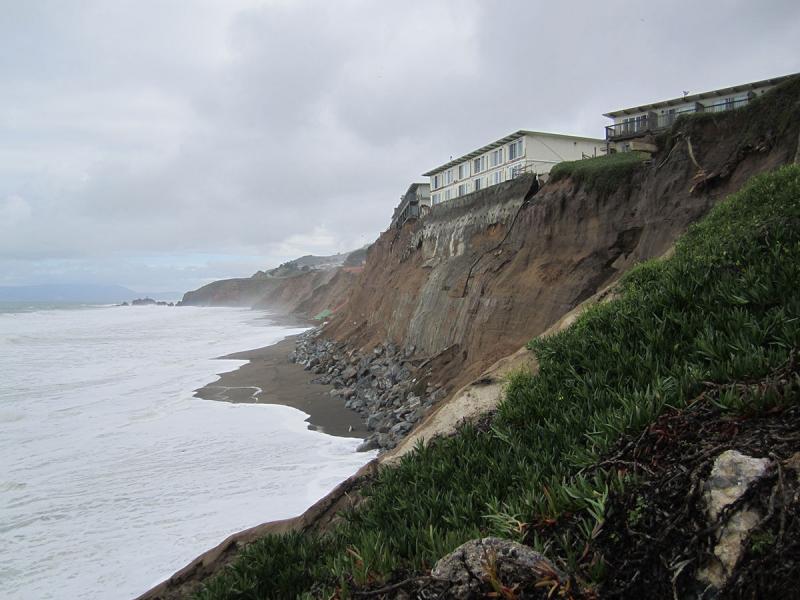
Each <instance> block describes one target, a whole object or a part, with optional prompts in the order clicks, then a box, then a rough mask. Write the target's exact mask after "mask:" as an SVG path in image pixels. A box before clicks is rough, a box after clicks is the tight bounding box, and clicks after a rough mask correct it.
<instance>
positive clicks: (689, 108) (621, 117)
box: [603, 74, 796, 150]
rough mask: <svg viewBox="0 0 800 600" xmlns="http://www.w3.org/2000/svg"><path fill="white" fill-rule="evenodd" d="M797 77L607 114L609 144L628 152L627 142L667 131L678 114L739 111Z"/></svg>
mask: <svg viewBox="0 0 800 600" xmlns="http://www.w3.org/2000/svg"><path fill="white" fill-rule="evenodd" d="M795 75H796V74H795ZM795 75H784V76H782V77H774V78H772V79H764V80H763V81H754V82H752V83H743V84H740V85H735V86H733V87H728V88H722V89H719V90H712V91H710V92H702V93H700V94H691V95H690V94H685V95H684V96H681V97H680V98H672V99H671V100H662V101H659V102H652V103H650V104H642V105H640V106H632V107H631V108H623V109H620V110H615V111H613V112H609V113H606V114H605V115H603V116H605V117H608V118H610V119H613V120H614V124H613V125H608V126H607V127H606V139H607V140H608V141H609V142H617V148H618V149H619V150H625V149H627V148H626V144H625V140H631V139H634V138H640V137H644V136H645V135H648V134H651V133H654V132H657V131H660V130H664V129H667V128H669V127H671V126H672V124H673V123H674V122H675V119H677V118H678V116H679V115H682V114H686V113H695V112H721V111H725V110H731V109H734V108H740V107H742V106H744V105H745V104H747V103H748V102H750V101H751V100H752V99H753V98H756V97H757V96H760V95H761V94H763V93H764V92H766V91H767V90H769V89H770V88H773V87H775V86H776V85H778V84H779V83H781V82H782V81H785V80H787V79H789V78H790V77H794V76H795Z"/></svg>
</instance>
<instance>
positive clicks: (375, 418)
mask: <svg viewBox="0 0 800 600" xmlns="http://www.w3.org/2000/svg"><path fill="white" fill-rule="evenodd" d="M382 421H383V413H382V412H377V413H373V414H371V415H370V416H369V417H368V418H367V428H368V429H377V428H378V427H379V426H380V424H381V422H382Z"/></svg>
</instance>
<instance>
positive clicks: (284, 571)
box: [198, 155, 800, 600]
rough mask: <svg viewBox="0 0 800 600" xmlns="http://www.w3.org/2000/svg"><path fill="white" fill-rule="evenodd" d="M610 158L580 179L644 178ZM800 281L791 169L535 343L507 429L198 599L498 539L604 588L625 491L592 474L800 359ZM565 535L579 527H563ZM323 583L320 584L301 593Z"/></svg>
mask: <svg viewBox="0 0 800 600" xmlns="http://www.w3.org/2000/svg"><path fill="white" fill-rule="evenodd" d="M618 157H619V158H618ZM593 160H594V161H597V162H594V163H593V161H592V160H587V161H578V162H577V163H568V166H565V167H563V171H562V172H564V173H566V172H567V171H568V170H570V169H571V171H570V173H571V176H573V177H574V176H575V175H574V173H577V172H583V175H582V177H594V176H597V175H591V174H592V173H595V174H596V173H600V172H602V171H603V170H604V169H605V168H608V166H609V165H619V167H618V168H619V169H620V173H628V174H630V173H631V172H633V170H635V169H636V168H638V164H639V159H638V157H637V158H635V162H634V159H632V158H631V157H630V156H626V155H617V156H612V157H603V158H602V159H593ZM615 161H620V162H615ZM591 163H593V164H596V165H604V166H603V167H596V168H595V167H592V166H591ZM584 164H590V166H588V167H582V166H581V165H584ZM570 165H571V166H570ZM559 166H560V165H559ZM611 168H612V169H615V168H617V167H611ZM554 171H555V169H554ZM556 172H557V171H556ZM562 176H566V174H564V175H562ZM598 177H599V176H598ZM617 177H621V175H617ZM611 179H612V178H611V177H609V178H607V179H604V180H603V181H610V180H611ZM603 185H606V184H603ZM798 281H800V167H797V166H791V167H785V168H782V169H780V170H778V171H776V172H774V173H771V174H767V175H762V176H759V177H756V178H754V179H753V180H751V182H750V183H749V184H748V185H747V186H746V187H745V188H744V189H743V190H742V191H740V192H739V193H737V194H735V195H733V196H732V197H730V198H729V199H728V200H726V201H725V202H723V203H721V204H720V205H718V206H717V207H716V208H715V209H714V210H712V211H711V213H710V214H709V215H708V217H707V218H705V219H704V220H703V221H702V222H700V223H699V224H697V225H695V226H693V227H692V228H691V229H690V230H689V232H688V233H687V234H686V235H685V236H684V237H683V238H682V239H681V240H680V241H679V243H678V244H677V247H676V252H675V254H674V256H673V257H672V258H670V259H668V260H665V261H661V262H649V263H646V264H643V265H641V266H639V267H638V268H636V269H634V270H633V271H632V272H631V273H630V274H629V275H628V276H627V277H626V278H625V279H624V281H623V283H622V284H621V294H620V297H619V298H618V299H617V300H614V301H612V302H609V303H607V304H604V305H599V306H595V307H593V308H591V309H589V310H588V311H587V312H586V313H585V314H584V315H583V316H582V317H581V318H580V319H578V321H577V322H576V323H575V324H574V325H573V326H572V327H571V328H569V329H568V330H566V331H564V332H562V333H559V334H557V335H554V336H551V337H547V338H543V339H537V340H534V341H533V342H531V344H530V347H531V349H532V350H534V351H535V352H536V354H537V356H538V358H539V363H540V371H539V373H538V375H536V376H531V375H526V374H516V375H515V376H514V377H513V378H512V380H511V382H510V384H509V386H508V391H507V395H506V399H505V401H504V402H503V403H502V404H501V405H500V407H499V410H498V413H497V415H496V417H495V419H494V421H493V422H492V424H491V426H490V427H488V428H482V429H478V428H476V427H474V426H469V425H468V426H465V427H463V428H462V429H461V430H460V432H459V434H458V435H456V436H453V437H450V438H446V439H441V440H437V441H436V442H435V443H433V444H431V445H429V446H421V445H420V446H417V448H416V449H415V450H414V452H412V453H411V454H409V455H407V456H405V457H404V458H403V459H402V461H401V463H400V465H399V466H398V467H397V468H392V469H385V470H383V471H382V472H381V473H380V474H379V475H378V477H377V478H376V480H375V481H374V482H373V483H372V484H370V485H369V486H368V487H367V488H366V490H365V491H364V493H365V495H366V497H367V502H366V503H365V504H363V505H362V506H361V507H360V508H359V509H358V510H355V511H351V512H349V513H348V514H347V515H346V519H345V522H344V523H343V524H342V525H341V526H339V527H338V528H337V529H336V530H335V531H333V532H332V533H330V534H328V535H326V536H325V538H324V539H320V538H314V537H311V538H307V539H306V538H301V537H298V536H287V537H285V538H268V540H267V541H262V542H259V543H258V545H255V544H254V546H252V547H251V548H254V547H255V548H256V549H254V550H249V551H248V552H246V553H244V554H243V556H242V557H241V559H240V560H239V561H238V562H237V563H236V565H235V566H234V567H232V568H229V569H227V570H226V571H225V572H224V573H223V574H222V575H221V576H220V577H218V578H216V579H215V580H214V581H213V582H210V583H209V585H208V586H207V588H206V590H205V591H204V592H203V593H202V594H201V595H200V596H198V597H199V598H203V599H204V600H210V599H211V598H256V597H259V598H262V597H263V598H267V597H291V596H296V595H299V594H300V593H301V591H302V592H309V593H311V592H313V593H314V595H315V596H316V595H318V594H323V593H326V592H327V593H330V592H331V591H332V590H334V589H336V588H339V589H340V591H341V593H342V595H347V593H348V590H352V589H353V588H354V587H362V586H367V587H369V586H376V585H379V584H382V583H384V582H386V581H391V580H393V579H398V578H401V577H403V576H404V575H406V574H408V573H409V572H421V571H425V570H427V569H429V568H430V567H431V566H432V565H433V564H434V562H435V561H436V560H438V559H439V558H440V557H441V556H443V555H444V554H446V553H448V552H449V551H451V550H452V549H454V548H455V547H456V546H458V545H459V544H461V543H463V542H465V541H467V540H469V539H472V538H475V537H478V536H482V535H499V536H502V537H518V538H520V539H524V540H525V541H526V542H527V543H529V544H531V545H533V546H534V547H536V548H537V549H539V550H542V551H544V552H545V553H547V554H548V555H549V556H551V557H552V558H554V559H555V560H557V561H558V562H559V563H560V564H561V565H562V566H564V567H565V568H567V569H569V570H571V571H572V572H578V573H583V574H585V575H586V576H587V577H588V578H589V579H594V580H597V579H600V578H602V576H603V572H602V564H598V563H593V564H585V562H584V558H585V557H584V555H583V548H584V547H585V545H586V543H587V541H590V540H591V539H592V538H593V537H594V536H596V535H597V532H598V530H599V529H600V528H601V526H602V523H603V518H604V514H605V503H606V499H607V498H608V496H609V494H610V493H611V492H614V491H618V490H620V489H621V488H622V487H623V486H624V485H625V481H623V480H621V479H620V478H619V476H618V475H617V474H616V471H613V472H610V471H609V472H607V471H604V470H602V469H586V467H589V466H592V465H594V464H595V463H596V462H597V461H598V458H599V457H600V456H601V455H602V454H603V453H604V452H606V451H608V449H609V448H610V447H611V446H612V445H613V444H614V443H615V442H616V441H617V440H619V439H620V437H621V436H623V435H626V434H631V433H632V432H637V431H641V430H642V429H643V428H644V427H646V426H647V425H648V424H650V423H652V422H653V421H654V420H655V419H656V418H657V417H658V416H659V415H660V414H661V413H662V412H663V411H664V409H665V408H666V407H676V408H680V407H682V406H685V405H686V404H687V402H689V401H690V400H691V399H692V398H694V397H696V396H697V395H698V393H699V392H700V391H701V390H702V389H704V386H707V385H708V383H709V382H711V383H714V384H725V383H729V382H736V381H753V380H758V379H760V378H762V377H764V376H765V375H766V374H767V373H769V372H771V371H772V370H774V369H776V368H778V367H779V366H780V365H782V364H783V363H784V362H785V361H786V360H787V357H788V356H789V353H790V352H791V351H792V350H793V349H796V348H797V347H798V346H800V286H798ZM736 389H737V388H736V387H735V386H731V390H734V391H735V390H736ZM778 401H779V399H777V398H776V397H772V396H769V395H768V394H767V393H766V392H765V393H764V394H761V395H759V394H757V393H754V394H749V395H747V396H742V395H741V394H737V393H734V392H731V393H730V394H727V395H722V396H720V398H719V399H718V400H717V402H718V404H719V406H720V407H722V408H723V409H725V410H729V411H732V412H734V411H738V412H742V411H744V412H746V411H751V410H754V407H755V409H756V410H765V409H768V408H770V407H771V406H772V405H773V404H774V403H776V402H778ZM634 516H635V515H634ZM565 521H569V524H570V526H569V527H560V526H559V525H560V524H563V523H564V522H565ZM269 554H272V555H274V556H273V557H272V558H270V557H269V556H267V555H269ZM259 556H260V557H261V558H258V557H259ZM305 573H310V574H311V575H310V576H307V583H306V584H305V587H304V586H303V585H300V584H298V583H297V581H298V578H299V577H300V576H301V575H304V574H305ZM281 582H286V583H281ZM312 583H313V584H314V585H316V586H318V587H317V588H315V589H314V590H312V587H311V586H312ZM278 585H280V586H284V587H280V588H279V587H277V586H278ZM319 586H323V587H327V590H323V588H322V587H319Z"/></svg>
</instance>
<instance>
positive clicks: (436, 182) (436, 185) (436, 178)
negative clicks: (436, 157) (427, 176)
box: [433, 175, 442, 190]
mask: <svg viewBox="0 0 800 600" xmlns="http://www.w3.org/2000/svg"><path fill="white" fill-rule="evenodd" d="M441 181H442V180H441V178H440V176H439V175H434V176H433V189H435V190H437V189H439V185H440V183H441Z"/></svg>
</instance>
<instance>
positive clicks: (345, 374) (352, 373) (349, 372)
mask: <svg viewBox="0 0 800 600" xmlns="http://www.w3.org/2000/svg"><path fill="white" fill-rule="evenodd" d="M356 374H357V371H356V369H355V367H347V368H346V369H345V370H344V371H342V379H344V380H346V381H350V380H351V379H355V378H356Z"/></svg>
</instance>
